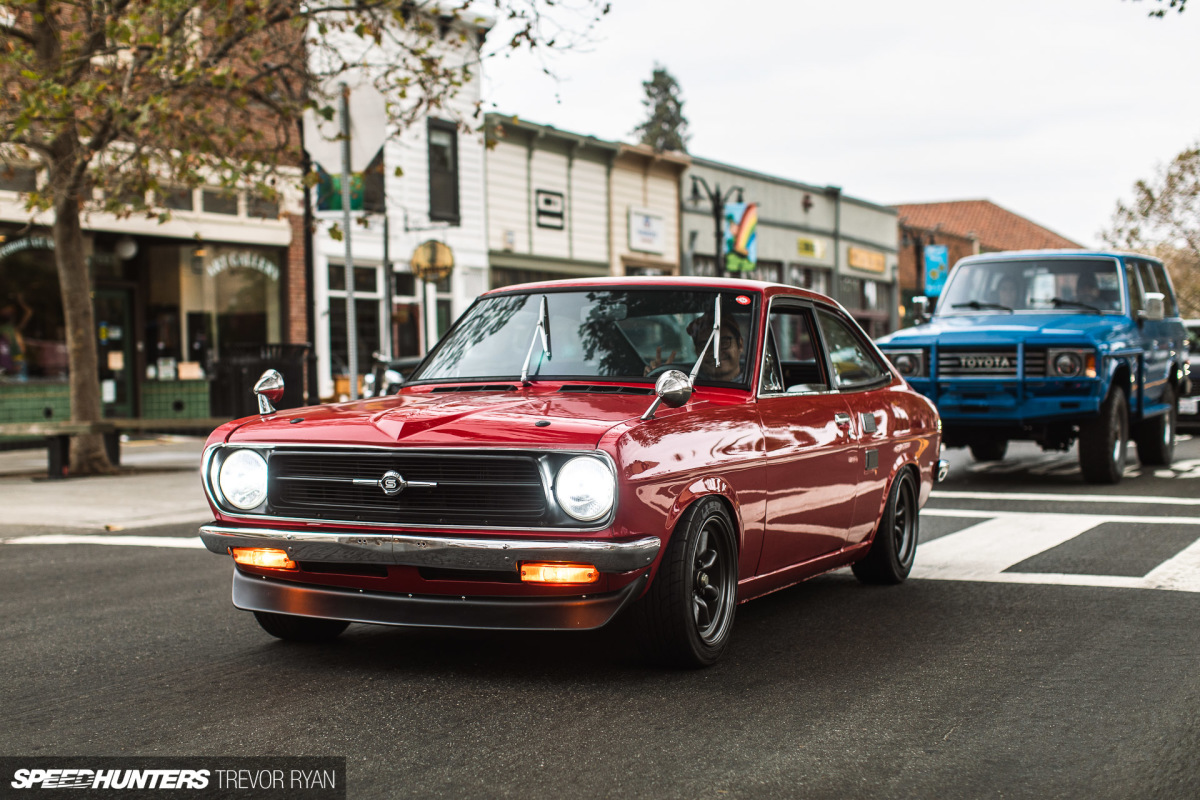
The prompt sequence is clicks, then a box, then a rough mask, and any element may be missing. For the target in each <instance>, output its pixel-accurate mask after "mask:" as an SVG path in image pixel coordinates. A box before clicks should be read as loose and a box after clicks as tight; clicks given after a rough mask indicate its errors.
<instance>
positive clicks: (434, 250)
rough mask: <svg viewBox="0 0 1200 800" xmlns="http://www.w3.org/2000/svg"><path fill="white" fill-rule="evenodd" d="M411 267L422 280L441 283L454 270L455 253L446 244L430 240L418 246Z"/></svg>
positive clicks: (414, 273) (410, 263)
mask: <svg viewBox="0 0 1200 800" xmlns="http://www.w3.org/2000/svg"><path fill="white" fill-rule="evenodd" d="M409 266H411V267H412V272H413V275H415V276H417V278H418V279H420V280H423V281H440V280H442V279H443V278H445V277H446V276H447V275H449V274H450V273H451V272H452V271H453V270H454V251H453V250H451V249H450V247H449V246H448V245H446V244H445V243H443V242H439V241H437V240H436V239H430V240H429V241H427V242H423V243H421V244H419V245H417V249H416V250H414V251H413V254H412V260H411V261H410V262H409Z"/></svg>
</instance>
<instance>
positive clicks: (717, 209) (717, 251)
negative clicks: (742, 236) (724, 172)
mask: <svg viewBox="0 0 1200 800" xmlns="http://www.w3.org/2000/svg"><path fill="white" fill-rule="evenodd" d="M701 186H703V187H704V193H703V194H701V192H700V187H701ZM742 191H743V190H742V187H740V186H731V187H729V191H727V192H725V193H724V194H722V193H721V184H719V183H718V184H717V185H716V187H715V188H710V187H709V185H708V181H706V180H704V178H702V177H701V176H699V175H693V176H692V204H693V205H700V203H701V201H702V200H704V199H705V197H707V198H708V201H709V202H710V203H711V204H712V215H713V262H714V263H715V264H717V265H718V276H719V275H720V273H721V272H726V273H728V272H729V271H728V269H727V265H726V264H724V263H722V255H723V254H722V252H721V251H722V250H724V249H725V247H724V244H725V243H724V238H725V236H724V234H725V203H727V202H728V201H729V198H730V197H732V196H733V194H734V193H735V192H736V193H737V201H738V202H739V203H741V202H742ZM726 277H733V276H732V274H727V275H726Z"/></svg>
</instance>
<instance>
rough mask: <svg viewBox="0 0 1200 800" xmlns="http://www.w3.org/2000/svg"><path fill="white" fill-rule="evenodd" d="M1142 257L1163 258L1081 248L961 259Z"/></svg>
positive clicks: (977, 255)
mask: <svg viewBox="0 0 1200 800" xmlns="http://www.w3.org/2000/svg"><path fill="white" fill-rule="evenodd" d="M1081 257H1084V258H1141V259H1145V260H1147V261H1159V262H1161V259H1158V258H1155V257H1154V256H1148V255H1146V254H1145V253H1132V252H1129V251H1126V250H1091V249H1087V248H1080V249H1074V250H997V251H995V252H991V253H977V254H975V255H971V256H967V257H966V258H963V259H961V260H960V261H959V263H960V264H961V263H962V262H963V261H977V260H995V259H1007V258H1011V259H1025V258H1081Z"/></svg>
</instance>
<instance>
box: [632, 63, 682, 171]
mask: <svg viewBox="0 0 1200 800" xmlns="http://www.w3.org/2000/svg"><path fill="white" fill-rule="evenodd" d="M642 89H643V90H644V91H645V92H646V96H645V98H643V99H642V105H643V106H645V107H646V113H647V119H646V121H645V122H643V123H642V124H641V125H638V126H637V127H636V128H634V129H633V133H634V135H635V136H638V137H639V141H640V142H641V143H642V144H648V145H650V146H651V147H653V148H654V149H655V150H657V151H659V152H662V151H663V150H678V151H680V152H683V153H686V152H687V142H688V139H690V138H691V137H690V136H689V135H688V132H687V128H688V121H687V117H685V116H684V115H683V97H682V96H681V90H680V88H679V82H678V81H676V80H675V78H674V76H672V75H671V73H669V72H667V68H666V67H664V66H662V65H661V64H655V65H654V73H653V75H652V76H651V77H650V80H648V81H642Z"/></svg>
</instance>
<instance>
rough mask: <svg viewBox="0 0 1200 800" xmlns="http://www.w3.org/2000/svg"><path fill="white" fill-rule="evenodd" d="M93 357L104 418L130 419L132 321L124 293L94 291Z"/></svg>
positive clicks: (128, 293)
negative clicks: (94, 354)
mask: <svg viewBox="0 0 1200 800" xmlns="http://www.w3.org/2000/svg"><path fill="white" fill-rule="evenodd" d="M92 304H93V309H94V311H95V314H96V317H95V319H96V354H97V356H98V359H99V362H100V363H99V367H100V401H101V403H102V404H103V408H104V416H106V417H132V416H133V372H134V362H133V325H132V322H133V319H132V314H131V307H132V298H131V297H130V292H129V290H128V289H97V290H96V291H95V292H94V293H93V300H92Z"/></svg>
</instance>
